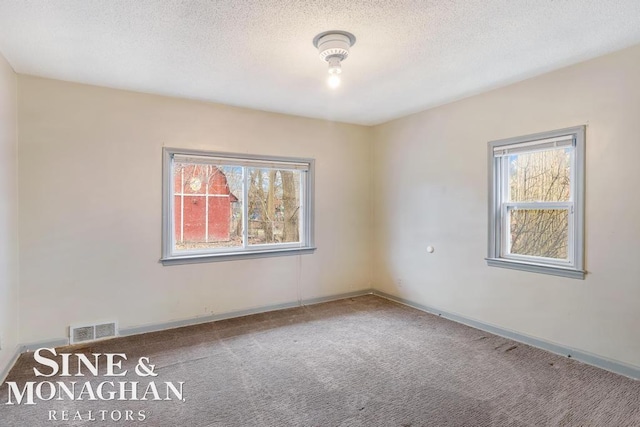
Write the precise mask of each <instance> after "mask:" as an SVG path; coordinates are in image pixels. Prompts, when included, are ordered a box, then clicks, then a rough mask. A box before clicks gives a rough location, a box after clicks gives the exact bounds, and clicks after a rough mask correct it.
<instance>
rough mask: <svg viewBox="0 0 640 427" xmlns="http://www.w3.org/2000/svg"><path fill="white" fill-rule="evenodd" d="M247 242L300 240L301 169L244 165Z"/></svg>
mask: <svg viewBox="0 0 640 427" xmlns="http://www.w3.org/2000/svg"><path fill="white" fill-rule="evenodd" d="M247 173H248V174H249V191H248V197H249V199H248V215H249V229H248V238H249V244H250V245H261V244H271V243H291V242H299V241H300V180H301V172H300V171H293V170H279V169H266V168H260V169H258V168H247Z"/></svg>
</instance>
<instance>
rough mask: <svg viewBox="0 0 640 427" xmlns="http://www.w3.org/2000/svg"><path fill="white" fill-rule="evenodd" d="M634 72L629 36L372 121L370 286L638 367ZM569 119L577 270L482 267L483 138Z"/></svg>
mask: <svg viewBox="0 0 640 427" xmlns="http://www.w3.org/2000/svg"><path fill="white" fill-rule="evenodd" d="M638 70H640V46H636V47H634V48H631V49H627V50H624V51H621V52H618V53H615V54H612V55H608V56H605V57H601V58H598V59H595V60H592V61H589V62H585V63H582V64H579V65H576V66H572V67H569V68H566V69H562V70H559V71H556V72H552V73H549V74H546V75H543V76H541V77H538V78H534V79H531V80H527V81H525V82H522V83H519V84H515V85H512V86H509V87H506V88H503V89H499V90H494V91H491V92H489V93H486V94H483V95H479V96H475V97H472V98H468V99H465V100H462V101H459V102H455V103H452V104H448V105H445V106H442V107H439V108H434V109H431V110H428V111H425V112H422V113H419V114H415V115H412V116H409V117H405V118H402V119H399V120H395V121H392V122H389V123H386V124H384V125H381V126H379V127H376V128H375V144H374V145H375V147H374V154H373V156H374V161H373V166H374V170H375V171H376V173H375V174H374V179H375V184H374V194H375V199H374V207H375V219H374V229H375V230H376V236H377V238H376V243H375V248H376V250H375V257H374V266H375V268H374V273H373V277H374V287H375V288H376V289H379V290H381V291H384V292H388V293H391V294H393V295H396V296H401V297H404V298H407V299H410V300H413V301H414V302H417V303H420V304H423V305H427V306H431V307H434V308H438V309H440V310H443V311H448V312H451V313H455V314H460V315H463V316H466V317H468V318H471V319H475V320H480V321H482V322H485V323H490V324H494V325H498V326H500V327H503V328H507V329H510V330H514V331H517V332H520V333H523V334H527V335H530V336H534V337H538V338H542V339H545V340H548V341H552V342H556V343H561V344H563V345H565V346H570V347H574V348H577V349H580V350H584V351H587V352H591V353H595V354H597V355H600V356H604V357H607V358H610V359H613V360H617V361H621V362H626V363H628V364H632V365H635V366H640V339H639V337H640V335H639V329H638V328H639V325H640V197H639V195H640V193H639V191H640V190H639V186H640V166H639V165H640V72H638ZM581 124H587V138H586V144H587V145H586V147H587V161H586V241H587V246H586V268H587V270H588V272H589V274H588V275H587V278H586V280H584V281H582V280H575V279H564V278H559V277H553V276H546V275H540V274H533V273H526V272H521V271H514V270H506V269H500V268H495V267H487V266H486V263H485V261H484V257H485V256H486V250H487V249H486V246H487V142H488V141H491V140H495V139H500V138H507V137H512V136H519V135H526V134H530V133H535V132H542V131H548V130H554V129H559V128H564V127H569V126H575V125H581ZM428 245H433V246H434V247H435V252H434V253H433V254H428V253H427V252H426V247H427V246H428Z"/></svg>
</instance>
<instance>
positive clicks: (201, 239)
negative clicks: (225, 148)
mask: <svg viewBox="0 0 640 427" xmlns="http://www.w3.org/2000/svg"><path fill="white" fill-rule="evenodd" d="M173 176H174V178H173V190H174V195H173V197H174V200H173V202H174V205H173V208H174V212H173V229H174V241H175V247H174V250H175V251H178V252H179V251H192V250H202V249H215V248H232V247H242V168H241V167H237V166H215V165H207V164H193V163H174V169H173Z"/></svg>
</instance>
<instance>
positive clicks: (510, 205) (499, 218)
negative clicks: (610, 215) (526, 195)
mask: <svg viewBox="0 0 640 427" xmlns="http://www.w3.org/2000/svg"><path fill="white" fill-rule="evenodd" d="M556 149H564V150H567V151H568V153H569V164H570V177H569V178H570V187H569V188H570V190H569V193H570V194H569V197H568V200H562V201H544V200H533V201H513V200H511V199H510V189H509V187H510V182H509V177H510V175H509V168H510V164H509V158H510V156H514V155H522V154H529V153H535V152H540V151H549V150H556ZM584 165H585V126H577V127H572V128H567V129H560V130H556V131H551V132H543V133H539V134H534V135H526V136H521V137H515V138H509V139H503V140H498V141H491V142H489V144H488V172H489V180H488V181H489V202H488V220H489V223H488V245H487V246H488V248H487V258H486V259H487V264H488V265H489V266H494V267H504V268H511V269H518V270H525V271H530V272H536V273H545V274H552V275H557V276H563V277H570V278H577V279H584V275H585V273H586V272H585V269H584V192H585V189H584V181H585V171H584ZM518 210H523V211H526V210H535V211H544V210H551V211H558V212H562V211H566V217H567V223H568V229H567V248H566V253H567V255H566V258H547V257H543V256H534V255H523V254H518V253H511V247H510V245H511V235H510V233H511V226H510V219H511V215H512V213H513V212H515V211H518Z"/></svg>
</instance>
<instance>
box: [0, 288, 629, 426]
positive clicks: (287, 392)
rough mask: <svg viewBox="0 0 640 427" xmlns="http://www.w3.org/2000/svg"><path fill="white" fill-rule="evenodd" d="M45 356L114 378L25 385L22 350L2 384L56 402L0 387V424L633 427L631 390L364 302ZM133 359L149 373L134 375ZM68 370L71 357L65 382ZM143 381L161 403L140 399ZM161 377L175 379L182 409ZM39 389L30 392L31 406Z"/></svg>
mask: <svg viewBox="0 0 640 427" xmlns="http://www.w3.org/2000/svg"><path fill="white" fill-rule="evenodd" d="M58 351H59V352H67V353H83V354H85V355H90V354H91V353H103V354H104V353H125V354H126V355H127V361H125V362H123V364H122V368H123V369H127V371H128V372H127V374H126V376H123V377H105V376H104V374H105V373H106V372H105V371H104V369H105V368H104V367H101V368H100V375H98V376H92V375H91V373H90V372H88V371H87V370H86V369H83V372H84V373H85V374H86V376H85V377H73V376H72V377H59V376H56V377H51V378H44V377H35V375H34V370H33V368H34V367H38V369H39V370H40V371H41V372H42V373H48V372H51V369H50V368H48V367H46V366H44V365H42V364H39V363H36V361H35V360H34V358H33V353H27V354H23V355H22V356H21V357H20V359H19V360H18V362H17V364H16V365H15V367H14V368H13V369H12V371H11V372H10V373H9V376H8V378H7V380H6V381H7V382H14V383H15V384H16V386H17V387H18V388H19V389H20V390H22V389H23V387H25V384H26V382H29V381H32V382H33V381H35V382H36V383H38V382H42V381H49V382H51V384H53V387H54V389H53V390H54V392H55V393H58V395H56V397H54V398H52V399H51V400H46V401H42V400H39V399H38V398H37V396H38V395H37V393H36V397H35V398H34V399H35V400H34V403H35V404H34V405H26V404H25V401H24V400H23V402H22V404H20V405H7V404H6V402H7V399H8V397H9V396H8V394H9V386H8V384H7V382H5V383H4V384H3V385H2V387H1V388H0V425H1V426H3V427H4V426H29V427H31V426H56V425H73V426H76V425H80V426H85V425H86V426H90V425H91V426H93V425H105V426H106V425H126V426H129V425H130V426H186V427H197V426H220V427H232V426H242V427H245V426H259V427H268V426H283V427H284V426H309V427H311V426H322V427H329V426H354V427H355V426H362V427H372V426H398V427H409V426H411V427H417V426H640V381H634V380H631V379H628V378H625V377H622V376H619V375H615V374H612V373H609V372H606V371H603V370H600V369H597V368H594V367H591V366H588V365H584V364H581V363H579V362H576V361H574V360H571V359H567V358H564V357H560V356H556V355H553V354H550V353H548V352H545V351H543V350H539V349H536V348H532V347H529V346H527V345H524V344H520V343H517V342H514V341H510V340H508V339H504V338H501V337H498V336H495V335H491V334H488V333H486V332H483V331H479V330H476V329H473V328H470V327H467V326H463V325H460V324H457V323H454V322H451V321H448V320H445V319H442V318H439V317H437V316H433V315H430V314H427V313H423V312H421V311H418V310H415V309H412V308H409V307H405V306H402V305H399V304H396V303H393V302H390V301H388V300H385V299H382V298H379V297H376V296H363V297H357V298H350V299H345V300H340V301H335V302H330V303H324V304H317V305H312V306H307V307H301V308H295V309H288V310H281V311H276V312H270V313H265V314H259V315H253V316H247V317H242V318H236V319H231V320H225V321H219V322H212V323H207V324H202V325H197V326H190V327H185V328H179V329H173V330H168V331H163V332H157V333H149V334H143V335H138V336H133V337H125V338H117V339H113V340H109V341H103V342H99V343H94V344H92V345H90V346H84V347H67V348H61V349H58ZM101 357H102V356H101ZM141 357H148V358H149V360H150V363H151V364H153V365H155V368H153V369H154V371H153V372H154V373H155V374H157V376H155V377H145V376H144V375H146V372H147V371H143V370H140V369H139V371H140V373H141V374H143V375H139V374H138V373H137V372H136V365H137V363H138V360H139V358H141ZM56 360H57V361H58V362H60V361H61V358H60V357H58V358H57V359H56ZM77 365H78V363H77V361H76V359H75V356H73V357H72V358H71V373H73V372H76V371H77V369H78V367H77ZM117 371H118V370H116V372H117ZM58 381H59V382H61V383H63V384H65V385H66V386H67V387H68V388H71V382H76V384H75V387H76V389H75V391H74V396H75V397H78V395H79V394H80V397H83V400H71V399H70V398H69V397H68V396H67V395H65V394H64V391H63V392H60V390H58V391H55V388H58V387H59V386H57V385H56V384H57V382H58ZM86 381H89V382H90V383H89V385H88V386H87V385H86V384H84V383H85V382H86ZM105 381H111V382H114V383H115V386H114V388H110V387H111V386H110V385H109V384H107V386H105V388H104V389H103V395H107V396H103V397H108V393H107V392H104V390H107V389H109V390H114V389H115V390H118V387H119V386H118V384H117V383H118V382H122V381H124V382H127V383H126V385H125V388H126V389H131V388H132V387H133V386H132V385H131V384H132V383H131V382H139V384H138V386H139V388H138V395H137V397H138V398H141V395H142V394H144V396H146V397H147V398H148V400H146V401H142V400H131V399H130V397H131V394H130V393H129V394H126V393H125V396H124V397H125V398H126V400H121V401H120V400H100V399H98V400H89V399H90V397H91V394H90V393H89V391H87V389H86V388H87V387H88V388H90V389H92V390H93V391H94V394H95V393H97V391H96V390H97V388H98V384H99V383H101V382H105ZM150 381H153V382H155V384H156V385H157V389H158V395H159V396H160V397H159V398H160V399H165V398H166V397H169V398H171V400H153V398H154V397H156V396H154V394H153V393H152V392H149V391H148V388H147V387H148V384H149V383H150ZM165 382H172V383H173V384H174V386H176V387H177V386H178V383H179V382H184V385H183V389H182V397H183V399H184V400H180V399H178V398H176V397H178V396H179V394H176V393H175V392H169V391H168V390H166V387H165V386H164V384H165ZM81 385H83V389H80V390H79V387H80V386H81ZM50 387H52V386H49V385H46V386H42V387H41V390H40V394H41V395H42V397H43V398H45V399H46V398H48V397H49V396H50V395H51V392H52V389H50ZM36 388H37V387H34V393H35V390H36ZM83 390H84V391H83ZM125 391H126V390H125ZM178 391H179V390H178ZM58 397H61V399H60V400H58V399H57V398H58ZM117 397H118V396H117V395H116V397H115V398H116V399H117ZM12 399H15V395H14V396H13V397H12ZM24 399H26V397H25V398H24ZM52 411H53V416H54V418H55V420H53V419H51V414H52ZM65 411H66V414H67V415H66V416H65V415H64V414H65ZM127 411H130V412H127ZM140 411H143V412H142V413H141V412H140ZM65 417H66V418H68V420H63V418H65ZM74 418H75V419H74ZM103 418H104V420H103ZM127 418H129V419H127ZM131 418H133V420H131ZM142 418H144V419H142ZM114 419H117V421H114Z"/></svg>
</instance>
